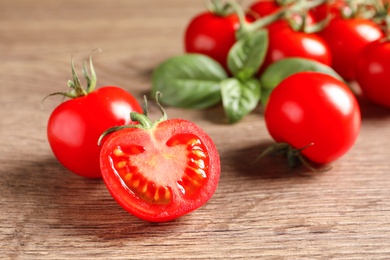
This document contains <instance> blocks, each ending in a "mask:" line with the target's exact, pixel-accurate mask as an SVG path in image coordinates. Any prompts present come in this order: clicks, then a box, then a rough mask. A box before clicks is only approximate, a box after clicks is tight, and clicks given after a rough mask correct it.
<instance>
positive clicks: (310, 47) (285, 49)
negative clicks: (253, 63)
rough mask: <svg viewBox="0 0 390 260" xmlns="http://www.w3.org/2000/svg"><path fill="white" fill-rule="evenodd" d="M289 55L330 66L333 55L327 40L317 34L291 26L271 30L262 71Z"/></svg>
mask: <svg viewBox="0 0 390 260" xmlns="http://www.w3.org/2000/svg"><path fill="white" fill-rule="evenodd" d="M288 57H300V58H307V59H312V60H315V61H318V62H321V63H323V64H325V65H328V66H330V64H331V62H332V55H331V52H330V50H329V47H328V45H327V44H326V42H325V41H324V40H323V39H322V38H321V37H319V36H318V35H316V34H308V33H304V32H299V31H294V30H292V29H291V28H285V29H282V30H272V31H270V32H269V45H268V50H267V54H266V57H265V60H264V63H263V65H262V67H261V68H260V73H261V72H262V71H264V69H265V68H267V67H268V66H269V65H270V64H271V63H273V62H275V61H278V60H281V59H283V58H288Z"/></svg>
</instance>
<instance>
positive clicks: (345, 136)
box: [264, 72, 361, 164]
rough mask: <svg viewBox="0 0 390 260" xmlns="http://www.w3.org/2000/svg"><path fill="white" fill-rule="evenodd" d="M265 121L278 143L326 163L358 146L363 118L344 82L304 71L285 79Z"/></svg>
mask: <svg viewBox="0 0 390 260" xmlns="http://www.w3.org/2000/svg"><path fill="white" fill-rule="evenodd" d="M264 117H265V122H266V126H267V129H268V131H269V133H270V135H271V136H272V137H273V139H274V140H275V141H276V142H284V143H288V144H289V145H291V146H292V147H293V148H296V149H300V148H303V147H306V146H308V145H310V144H312V145H311V146H309V147H306V148H305V149H303V150H302V151H301V153H302V155H304V156H305V157H306V158H308V159H310V160H311V161H313V162H315V163H319V164H326V163H330V162H332V161H335V160H337V159H338V158H340V157H341V156H342V155H344V154H345V153H346V152H347V151H348V150H349V149H350V148H351V147H352V145H353V144H354V143H355V141H356V139H357V137H358V133H359V130H360V123H361V116H360V109H359V106H358V103H357V101H356V98H355V96H354V95H353V93H352V92H351V91H350V89H349V88H348V86H347V85H345V84H344V83H343V82H341V81H340V80H337V79H336V78H334V77H331V76H329V75H326V74H321V73H318V72H300V73H296V74H294V75H292V76H290V77H288V78H286V79H285V80H283V81H282V82H281V83H280V84H279V85H278V86H277V87H276V88H275V89H274V90H273V92H272V93H271V95H270V98H269V101H268V104H267V106H266V109H265V115H264Z"/></svg>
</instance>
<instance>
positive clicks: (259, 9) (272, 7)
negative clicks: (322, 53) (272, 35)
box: [247, 0, 314, 31]
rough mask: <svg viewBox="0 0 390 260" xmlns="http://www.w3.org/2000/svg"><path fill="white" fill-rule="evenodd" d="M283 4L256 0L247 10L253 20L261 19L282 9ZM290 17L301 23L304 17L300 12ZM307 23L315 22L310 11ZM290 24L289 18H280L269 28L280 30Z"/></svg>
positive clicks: (268, 0) (248, 15) (272, 0)
mask: <svg viewBox="0 0 390 260" xmlns="http://www.w3.org/2000/svg"><path fill="white" fill-rule="evenodd" d="M281 7H282V6H281V5H279V3H278V2H277V1H275V0H259V1H255V2H254V3H253V4H252V5H250V6H249V11H248V12H247V17H248V18H249V19H250V20H251V21H253V20H256V19H261V18H262V17H265V16H269V15H273V14H275V13H276V12H278V11H279V10H280V8H281ZM289 19H292V20H293V21H294V22H295V23H297V24H301V23H302V17H301V16H299V15H298V14H294V15H292V17H290V18H289ZM305 22H306V24H307V25H312V24H313V23H314V17H313V15H312V14H311V13H310V12H309V13H308V14H307V17H306V21H305ZM289 27H290V24H289V22H288V21H287V19H283V18H282V19H279V20H277V21H275V22H273V23H271V24H270V25H268V26H267V28H268V29H269V30H270V31H271V30H272V31H274V30H275V31H278V30H282V29H285V28H289Z"/></svg>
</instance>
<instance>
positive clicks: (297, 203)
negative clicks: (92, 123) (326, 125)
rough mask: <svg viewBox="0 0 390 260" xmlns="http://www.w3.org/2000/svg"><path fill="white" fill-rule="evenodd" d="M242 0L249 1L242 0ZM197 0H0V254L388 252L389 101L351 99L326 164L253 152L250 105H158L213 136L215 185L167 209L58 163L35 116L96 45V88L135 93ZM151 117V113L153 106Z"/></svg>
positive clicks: (260, 135)
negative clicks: (153, 213)
mask: <svg viewBox="0 0 390 260" xmlns="http://www.w3.org/2000/svg"><path fill="white" fill-rule="evenodd" d="M247 2H248V1H247ZM203 10H205V9H204V1H190V0H165V1H157V0H149V1H125V0H117V1H102V0H94V1H92V0H87V1H76V0H66V1H65V0H57V1H49V0H41V1H29V0H17V1H6V0H0V79H1V83H2V84H1V87H0V124H1V128H0V206H1V214H0V223H1V226H0V255H1V258H2V259H92V258H94V259H147V258H150V259H207V258H215V259H388V258H389V256H390V247H389V245H390V200H389V198H390V189H389V187H390V175H389V174H390V161H389V158H390V150H389V147H390V134H389V133H390V111H389V110H385V109H382V108H379V107H375V106H373V105H371V104H368V103H367V102H365V101H361V109H362V115H363V124H362V129H361V133H360V136H359V139H358V141H357V143H356V145H355V146H354V147H353V149H352V150H351V151H350V152H349V153H348V154H347V155H346V156H344V157H343V158H342V159H340V160H339V161H337V162H335V163H334V164H333V168H332V169H331V170H330V171H329V172H326V173H323V174H311V173H309V172H307V171H306V170H305V169H303V168H299V169H295V170H289V169H288V168H287V166H286V165H285V164H284V163H283V160H281V159H280V158H276V157H267V158H264V159H263V160H261V161H258V162H256V163H253V160H254V159H255V158H256V156H257V155H258V154H259V152H260V151H262V149H264V148H265V147H266V146H267V145H268V144H270V142H271V141H272V140H271V138H270V137H269V135H268V133H267V130H266V128H265V124H264V120H263V115H262V109H261V107H259V108H258V109H257V110H256V111H254V112H253V113H252V114H250V115H249V116H247V117H246V118H245V119H244V120H243V121H241V122H239V123H238V124H235V125H227V124H225V123H224V122H223V120H222V119H221V118H223V112H222V109H221V107H215V108H212V109H208V110H206V111H194V110H182V109H176V108H168V109H167V112H168V113H169V115H170V117H179V118H184V119H189V120H192V121H195V122H196V123H197V124H199V125H200V126H201V127H202V128H204V129H205V130H206V131H207V132H208V133H209V134H210V136H211V137H212V138H213V139H214V141H215V143H216V145H217V147H218V150H219V152H220V156H221V162H222V176H221V181H220V184H219V188H218V190H217V192H216V194H215V196H214V197H213V198H212V199H211V200H210V201H209V202H208V203H207V204H206V205H205V206H204V207H202V208H201V209H199V210H197V211H195V212H193V213H191V214H189V215H187V216H184V217H182V218H180V219H178V220H175V221H172V222H168V223H162V224H151V223H147V222H144V221H141V220H139V219H136V218H135V217H133V216H131V215H129V214H128V213H126V212H125V211H124V210H123V209H122V208H121V207H120V206H118V205H117V204H116V202H115V201H114V200H113V199H112V198H111V196H110V195H109V193H108V191H107V190H106V188H105V185H104V183H103V182H102V181H101V180H87V179H83V178H80V177H77V176H75V175H73V174H71V173H70V172H68V171H67V170H66V169H64V168H63V167H62V166H61V165H60V164H59V163H58V162H57V161H56V160H55V159H54V157H53V155H52V153H51V150H50V147H49V145H48V143H47V140H46V132H45V131H46V123H47V119H48V117H49V115H50V112H51V111H52V109H53V108H54V107H55V106H56V105H57V104H58V103H59V102H61V99H60V98H52V99H49V100H47V101H46V102H45V103H44V107H43V108H41V100H42V98H43V97H44V96H45V95H47V94H48V93H52V92H55V91H61V90H66V82H67V80H68V79H69V78H70V56H71V54H73V55H74V57H75V61H76V67H77V69H78V70H79V71H80V70H81V62H82V61H83V60H85V59H87V58H88V55H89V52H90V51H91V50H92V49H94V48H101V49H102V50H103V52H102V53H100V54H97V55H95V67H96V71H97V74H98V85H107V84H110V85H118V86H121V87H123V88H126V89H127V90H129V91H131V92H132V93H134V95H135V96H136V97H137V98H138V99H139V100H140V101H141V100H142V96H143V94H145V93H147V92H148V90H149V89H150V84H151V82H150V76H151V73H152V71H153V69H154V68H155V67H156V66H157V64H159V63H160V62H161V61H163V60H164V59H166V58H168V57H170V56H173V55H177V54H180V53H183V42H182V41H183V33H184V29H185V26H186V24H187V23H188V22H189V19H190V17H193V16H194V15H195V14H197V13H199V12H201V11H203ZM151 113H152V116H156V117H157V116H158V111H157V109H154V110H152V112H151Z"/></svg>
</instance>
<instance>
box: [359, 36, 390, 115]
mask: <svg viewBox="0 0 390 260" xmlns="http://www.w3.org/2000/svg"><path fill="white" fill-rule="evenodd" d="M356 65H357V66H356V78H357V82H358V83H359V86H360V88H361V90H362V92H363V95H364V96H365V97H366V98H367V99H368V100H370V101H372V102H374V103H377V104H379V105H382V106H385V107H388V108H390V85H389V82H390V41H389V40H388V39H387V38H384V39H380V40H377V41H375V42H372V43H370V44H368V45H367V46H366V47H365V48H364V49H363V50H362V52H361V53H360V55H359V57H358V59H357V63H356Z"/></svg>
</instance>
